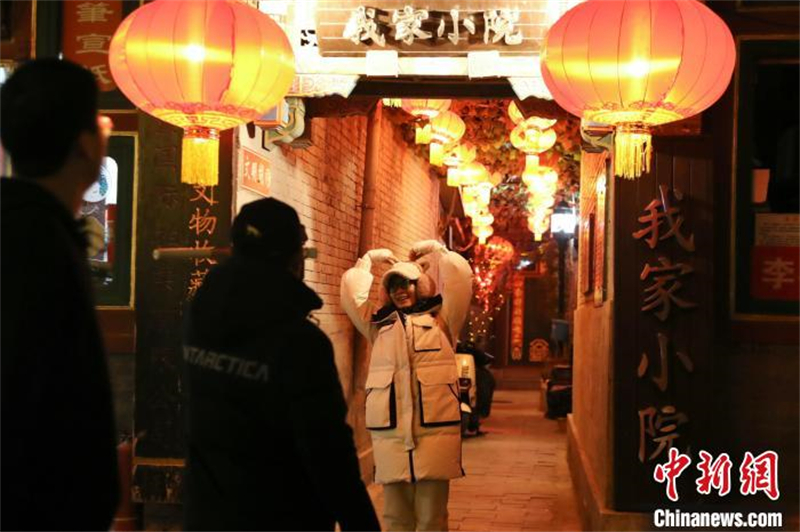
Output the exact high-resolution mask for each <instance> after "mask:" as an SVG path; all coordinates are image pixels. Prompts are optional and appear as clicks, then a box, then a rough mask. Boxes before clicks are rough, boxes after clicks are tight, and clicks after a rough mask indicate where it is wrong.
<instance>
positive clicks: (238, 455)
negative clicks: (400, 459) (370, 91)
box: [183, 198, 380, 530]
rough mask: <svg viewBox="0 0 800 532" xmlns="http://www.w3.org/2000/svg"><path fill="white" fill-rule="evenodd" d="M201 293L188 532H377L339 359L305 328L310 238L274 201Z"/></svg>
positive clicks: (241, 223) (255, 209) (188, 339)
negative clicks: (306, 248)
mask: <svg viewBox="0 0 800 532" xmlns="http://www.w3.org/2000/svg"><path fill="white" fill-rule="evenodd" d="M231 240H232V243H233V255H232V257H231V258H230V259H228V260H227V261H226V262H224V263H222V264H221V265H219V266H217V267H216V268H214V269H213V270H212V271H211V272H210V273H209V274H208V276H207V277H206V280H205V282H204V283H203V286H202V287H201V288H200V289H199V290H198V291H197V295H196V296H195V299H194V301H193V302H192V305H191V309H190V312H189V315H188V323H187V331H186V335H185V339H184V348H183V360H184V380H183V383H184V387H185V393H186V401H185V408H186V412H185V414H186V417H185V419H186V422H185V430H186V447H187V449H186V452H187V464H186V465H187V472H186V481H185V482H186V483H185V492H184V512H185V514H184V516H185V520H184V526H185V528H186V529H187V530H333V529H334V524H335V523H339V526H340V527H341V529H342V530H379V529H380V524H379V523H378V520H377V517H376V516H375V511H374V510H373V508H372V502H371V501H370V498H369V495H368V494H367V490H366V488H365V486H364V483H363V482H362V480H361V476H360V472H359V467H358V458H357V457H356V449H355V446H354V444H353V434H352V431H351V430H350V427H349V426H348V425H347V423H346V421H345V416H346V415H347V405H346V404H345V400H344V395H343V394H342V387H341V384H340V383H339V376H338V374H337V372H336V366H335V365H334V361H333V347H332V345H331V342H330V340H328V337H327V336H325V334H324V333H323V332H322V331H321V330H320V329H319V328H318V327H317V326H316V325H314V323H312V322H311V321H310V320H309V318H308V316H309V313H310V312H311V311H313V310H317V309H319V308H321V307H322V301H321V300H320V298H319V297H318V296H317V295H316V294H315V293H314V291H313V290H311V289H310V288H309V287H308V286H306V285H305V284H304V283H303V281H302V279H303V256H304V250H303V245H304V243H305V242H306V233H305V229H304V228H303V226H302V225H300V220H299V218H298V217H297V213H296V212H295V211H294V209H292V208H291V207H290V206H288V205H286V204H285V203H281V202H280V201H277V200H274V199H271V198H267V199H263V200H259V201H255V202H253V203H250V204H248V205H245V206H244V208H242V211H241V213H240V214H239V216H237V217H236V219H235V220H234V222H233V228H232V230H231Z"/></svg>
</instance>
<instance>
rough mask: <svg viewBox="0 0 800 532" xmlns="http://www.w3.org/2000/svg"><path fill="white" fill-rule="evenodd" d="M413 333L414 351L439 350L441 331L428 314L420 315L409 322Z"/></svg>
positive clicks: (440, 346)
mask: <svg viewBox="0 0 800 532" xmlns="http://www.w3.org/2000/svg"><path fill="white" fill-rule="evenodd" d="M411 324H412V326H413V333H414V351H417V352H420V351H440V350H441V349H442V331H441V329H439V327H436V326H435V325H436V322H435V321H434V319H433V318H431V317H430V316H421V317H419V318H415V319H413V320H412V322H411Z"/></svg>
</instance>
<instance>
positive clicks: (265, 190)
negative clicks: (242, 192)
mask: <svg viewBox="0 0 800 532" xmlns="http://www.w3.org/2000/svg"><path fill="white" fill-rule="evenodd" d="M241 176H242V182H241V185H242V187H243V188H246V189H248V190H252V191H253V192H256V193H258V194H261V195H263V196H269V194H270V182H271V180H272V171H271V169H270V162H269V159H267V158H266V157H262V156H261V155H259V154H258V153H256V152H254V151H251V150H248V149H247V148H242V173H241Z"/></svg>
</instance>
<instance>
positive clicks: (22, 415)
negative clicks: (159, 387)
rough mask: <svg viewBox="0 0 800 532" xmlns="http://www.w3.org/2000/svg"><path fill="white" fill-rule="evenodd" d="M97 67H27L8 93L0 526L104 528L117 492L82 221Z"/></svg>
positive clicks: (96, 143)
mask: <svg viewBox="0 0 800 532" xmlns="http://www.w3.org/2000/svg"><path fill="white" fill-rule="evenodd" d="M97 93H98V91H97V85H96V83H95V80H94V77H93V76H92V74H91V73H90V72H89V71H88V70H85V69H84V68H82V67H80V66H78V65H76V64H74V63H69V62H67V61H58V60H55V59H48V60H37V61H31V62H29V63H26V64H24V65H23V66H21V67H20V68H19V69H18V70H17V71H16V72H15V73H14V74H13V75H12V76H11V77H10V78H9V79H8V81H6V83H5V84H4V85H3V87H2V90H1V91H0V113H2V127H1V128H0V137H2V142H3V146H4V148H5V149H6V151H7V153H8V154H9V155H10V157H11V162H12V167H13V170H14V174H15V177H14V178H2V179H0V220H1V221H0V227H1V228H2V238H1V239H0V257H2V266H1V267H0V307H2V308H1V309H0V375H1V376H2V377H1V378H2V388H0V394H1V398H0V411H1V412H0V434H2V438H1V439H0V483H1V487H0V527H2V529H3V530H108V528H109V526H110V525H111V521H112V518H113V516H114V512H115V509H116V507H117V502H118V499H119V481H118V472H117V461H116V433H115V429H114V416H113V409H112V402H111V392H110V387H109V380H108V370H107V367H106V358H105V353H104V350H103V343H102V339H101V337H100V333H99V329H98V324H97V317H96V315H95V308H94V303H93V298H92V289H91V283H90V278H89V270H88V264H87V257H86V241H85V239H84V237H83V234H82V233H81V231H80V228H79V224H78V222H77V221H76V219H75V216H76V213H77V212H78V210H79V209H80V206H81V201H82V197H83V194H84V192H85V191H86V190H87V189H88V188H89V186H91V185H92V183H93V182H94V181H95V180H96V179H97V177H98V175H99V172H100V165H101V162H102V159H103V156H104V154H105V146H106V135H107V133H108V132H107V131H105V130H104V128H103V127H101V124H99V122H100V121H99V119H98V115H97Z"/></svg>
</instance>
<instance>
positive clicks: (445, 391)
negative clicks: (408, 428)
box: [417, 365, 461, 427]
mask: <svg viewBox="0 0 800 532" xmlns="http://www.w3.org/2000/svg"><path fill="white" fill-rule="evenodd" d="M417 380H418V381H419V414H420V424H421V425H422V426H423V427H441V426H445V425H457V424H459V423H461V407H460V406H459V402H458V392H457V391H456V383H457V376H456V368H455V365H453V366H452V367H451V366H450V365H447V366H444V365H442V366H429V367H418V368H417Z"/></svg>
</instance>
